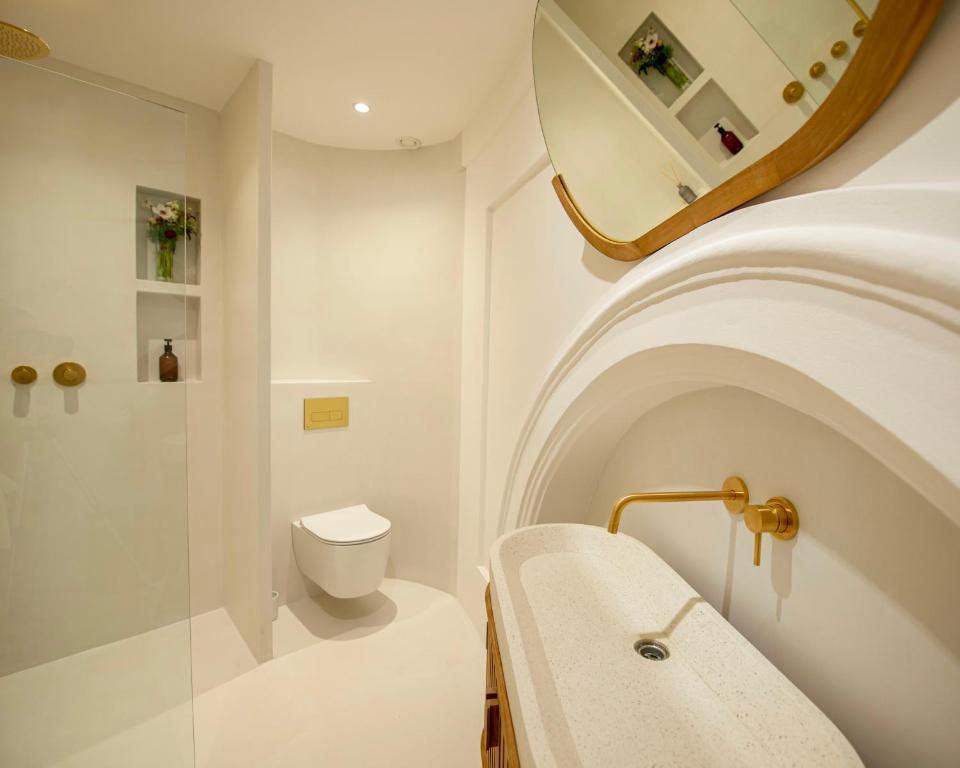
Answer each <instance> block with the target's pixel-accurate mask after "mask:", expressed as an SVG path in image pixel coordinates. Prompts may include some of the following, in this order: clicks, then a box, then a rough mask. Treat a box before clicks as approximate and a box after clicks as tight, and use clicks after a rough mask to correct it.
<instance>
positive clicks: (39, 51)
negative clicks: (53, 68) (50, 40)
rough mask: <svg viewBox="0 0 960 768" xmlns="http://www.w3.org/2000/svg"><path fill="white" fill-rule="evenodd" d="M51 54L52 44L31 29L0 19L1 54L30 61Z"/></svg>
mask: <svg viewBox="0 0 960 768" xmlns="http://www.w3.org/2000/svg"><path fill="white" fill-rule="evenodd" d="M49 55H50V46H49V45H47V44H46V42H44V40H43V38H42V37H40V36H39V35H37V34H35V33H33V32H31V31H30V30H29V29H24V28H23V27H18V26H17V25H16V24H10V23H8V22H6V21H0V56H9V57H10V58H11V59H20V60H21V61H28V60H31V59H43V58H46V57H47V56H49Z"/></svg>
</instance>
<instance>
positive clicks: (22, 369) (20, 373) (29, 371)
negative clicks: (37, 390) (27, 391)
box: [10, 365, 37, 384]
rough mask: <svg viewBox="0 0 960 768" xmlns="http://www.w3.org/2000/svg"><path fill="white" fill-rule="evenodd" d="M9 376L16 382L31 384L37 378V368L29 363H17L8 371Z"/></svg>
mask: <svg viewBox="0 0 960 768" xmlns="http://www.w3.org/2000/svg"><path fill="white" fill-rule="evenodd" d="M10 378H11V379H13V380H14V382H16V383H17V384H33V382H35V381H36V380H37V369H36V368H31V367H30V366H29V365H18V366H17V367H16V368H14V369H13V370H12V371H10Z"/></svg>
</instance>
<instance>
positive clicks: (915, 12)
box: [533, 0, 940, 260]
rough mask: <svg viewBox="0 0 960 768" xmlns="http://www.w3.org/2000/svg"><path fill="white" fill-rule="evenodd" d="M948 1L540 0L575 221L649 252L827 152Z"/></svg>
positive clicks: (543, 110)
mask: <svg viewBox="0 0 960 768" xmlns="http://www.w3.org/2000/svg"><path fill="white" fill-rule="evenodd" d="M939 6H940V2H939V0H803V2H797V1H796V0H671V1H670V2H667V0H540V2H539V7H538V10H537V18H536V24H535V28H534V40H533V63H534V77H535V82H536V92H537V102H538V105H539V109H540V120H541V124H542V127H543V135H544V139H545V140H546V144H547V149H548V151H549V153H550V158H551V160H552V162H553V165H554V168H555V170H556V173H557V178H556V179H555V180H554V186H555V188H556V190H557V194H558V195H559V196H560V199H561V202H562V203H563V204H564V207H565V208H566V210H567V212H568V213H569V214H570V216H571V218H572V219H573V221H574V223H575V224H576V225H577V227H578V228H579V229H580V231H581V232H582V233H583V234H584V236H585V237H586V238H587V240H589V241H590V242H591V243H592V244H593V245H594V246H595V247H597V248H598V249H599V250H601V251H602V252H604V253H606V254H607V255H608V256H611V257H613V258H617V259H621V260H635V259H639V258H642V257H643V256H646V255H647V254H649V253H651V252H653V251H654V250H656V249H657V248H660V247H662V246H663V245H665V244H666V243H668V242H670V241H672V240H674V239H676V238H677V237H680V236H681V235H683V234H686V232H689V231H690V230H692V229H694V228H695V227H696V226H698V225H699V224H702V223H704V222H705V221H709V220H710V219H712V218H715V217H716V216H719V215H721V214H723V213H725V212H727V211H729V210H731V209H732V208H734V207H736V206H737V205H740V204H741V203H744V202H746V201H747V200H750V199H751V198H753V197H756V196H757V195H759V194H762V193H763V192H766V191H767V190H769V189H772V188H773V187H775V186H777V185H778V184H780V183H782V182H783V181H785V180H786V179H788V178H790V177H791V176H795V175H796V174H798V173H801V172H802V171H803V170H805V169H806V168H809V167H810V166H812V165H814V164H815V163H816V162H819V161H820V160H822V159H823V158H824V157H825V156H826V155H828V154H829V153H830V152H832V151H833V150H834V149H836V147H838V146H839V145H840V144H842V143H843V141H845V140H846V139H847V138H848V137H849V136H850V135H852V134H853V133H854V132H855V131H856V129H857V128H858V127H859V126H860V125H861V124H862V123H863V122H864V121H865V120H866V119H867V118H868V117H869V115H870V114H871V113H872V112H873V111H875V110H876V108H877V107H878V106H879V104H880V103H881V102H882V101H883V99H884V98H885V97H886V95H887V94H888V93H889V92H890V90H891V89H892V88H893V86H894V85H895V84H896V82H897V80H898V79H899V78H900V76H901V75H902V73H903V72H904V70H905V69H906V67H907V65H908V64H909V61H910V59H911V58H912V57H913V55H914V53H915V52H916V50H917V48H918V47H919V46H920V43H921V42H922V40H923V37H924V36H925V35H926V33H927V31H928V30H929V28H930V26H931V24H932V23H933V20H934V18H935V17H936V13H937V11H938V9H939Z"/></svg>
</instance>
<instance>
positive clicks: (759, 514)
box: [743, 496, 800, 565]
mask: <svg viewBox="0 0 960 768" xmlns="http://www.w3.org/2000/svg"><path fill="white" fill-rule="evenodd" d="M743 523H744V525H746V526H747V530H749V531H750V532H751V533H752V534H753V564H754V565H760V544H761V539H762V537H763V534H765V533H769V534H770V535H772V536H773V537H774V538H775V539H781V540H784V541H785V540H787V539H792V538H793V537H794V536H796V535H797V531H798V530H799V529H800V518H799V516H798V515H797V508H796V507H794V506H793V504H791V503H790V501H789V500H787V499H785V498H783V497H782V496H774V497H773V498H772V499H767V503H766V504H754V505H748V506H747V508H746V510H744V513H743Z"/></svg>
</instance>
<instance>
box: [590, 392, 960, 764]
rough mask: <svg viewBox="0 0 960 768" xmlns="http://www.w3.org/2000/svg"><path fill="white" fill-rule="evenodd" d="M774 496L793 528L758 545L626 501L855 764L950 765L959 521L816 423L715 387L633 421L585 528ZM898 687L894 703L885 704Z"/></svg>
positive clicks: (740, 532)
mask: <svg viewBox="0 0 960 768" xmlns="http://www.w3.org/2000/svg"><path fill="white" fill-rule="evenodd" d="M733 468H735V469H736V472H738V473H739V474H741V475H742V476H743V477H744V478H745V479H746V480H747V482H748V484H749V485H750V492H751V497H752V500H753V501H754V502H755V503H762V502H763V501H764V500H765V499H767V498H768V497H770V496H774V495H784V496H787V497H788V498H789V499H790V500H791V501H792V502H793V503H794V504H795V505H796V506H797V509H798V510H799V513H800V520H801V532H800V535H799V536H798V537H797V538H796V539H794V540H793V541H791V542H789V543H779V542H778V543H777V544H776V545H775V546H774V545H773V543H772V540H771V539H770V538H769V537H765V538H766V540H765V541H764V543H763V552H762V563H761V567H760V568H755V567H754V566H753V564H752V545H753V537H752V535H751V534H750V533H749V532H748V531H747V530H746V528H745V527H744V526H743V524H742V522H741V521H740V519H739V518H733V517H731V516H730V515H729V514H727V513H726V511H725V510H724V508H723V506H722V504H720V503H719V502H715V503H703V504H691V505H683V506H682V508H681V507H678V506H677V505H675V504H674V505H669V504H660V505H658V504H647V505H642V506H635V507H631V508H629V509H628V510H627V511H626V512H625V514H624V518H623V522H622V525H621V530H622V531H623V532H625V533H628V534H630V535H631V536H636V537H637V538H639V539H641V540H642V541H644V542H645V543H646V544H648V545H649V546H650V547H652V548H653V549H654V551H656V552H657V553H658V554H659V555H661V556H662V557H663V558H664V559H666V560H667V562H669V563H670V564H671V565H672V566H673V567H674V568H675V569H676V570H677V571H678V572H679V573H681V574H682V575H683V577H684V578H685V579H686V580H687V581H689V582H690V584H691V585H692V586H693V588H694V589H696V590H697V591H698V592H700V594H702V595H703V596H704V597H705V598H706V599H707V601H708V602H709V603H710V604H711V605H713V606H714V607H715V608H716V609H717V610H719V611H721V612H722V613H723V614H724V615H725V616H726V617H727V618H728V619H729V620H730V621H731V622H732V623H733V624H734V625H735V626H736V627H737V628H738V629H739V630H740V631H741V632H743V633H744V634H745V635H746V636H747V637H749V638H750V640H751V642H753V644H754V645H756V646H757V647H758V648H759V649H760V650H761V651H762V652H763V654H764V655H765V656H766V657H767V658H768V659H770V660H771V661H772V662H773V663H774V664H776V665H777V667H779V668H780V669H781V670H782V671H783V672H784V673H785V674H786V675H787V676H788V677H789V678H790V679H791V680H793V681H794V682H795V683H796V684H797V685H798V686H799V687H800V688H801V690H803V691H804V693H806V694H807V695H808V696H810V697H811V698H812V699H813V701H815V702H816V703H817V705H818V706H819V707H820V708H821V709H823V711H824V712H825V713H826V714H827V716H828V717H829V718H830V719H831V720H833V722H834V723H836V724H837V726H839V728H840V729H841V730H842V731H843V733H844V734H845V735H846V736H847V738H848V739H850V741H851V742H852V743H853V745H854V747H855V748H856V749H857V751H858V752H859V754H860V756H861V758H863V761H864V763H865V764H866V765H870V766H902V765H910V764H916V765H924V766H938V765H943V766H946V765H949V764H951V762H952V761H951V760H950V759H949V758H948V756H953V757H954V758H955V757H956V755H957V754H958V750H960V738H958V735H957V732H956V729H955V727H954V720H955V718H956V713H957V712H958V711H960V664H958V662H957V659H958V657H960V617H958V615H957V612H956V611H955V610H954V609H953V606H956V605H958V604H960V560H958V559H957V552H958V551H960V528H958V527H957V526H956V525H955V524H954V523H953V522H951V521H950V520H949V519H948V518H947V517H946V516H945V515H944V514H942V513H941V512H940V510H939V509H937V508H936V507H934V506H933V505H931V504H930V503H929V502H928V501H926V500H925V499H924V498H923V497H921V496H920V495H919V494H918V493H917V492H916V491H914V490H913V489H911V488H910V487H909V486H908V485H907V484H906V483H905V482H903V481H902V480H901V479H899V478H898V477H897V476H896V475H894V474H893V473H892V472H891V471H889V470H888V469H886V468H885V467H884V466H883V465H882V464H880V462H879V461H877V460H876V459H875V458H874V457H872V456H871V455H869V454H868V453H866V452H865V451H864V450H862V449H861V448H859V447H857V446H856V445H854V444H853V443H852V442H850V441H849V440H847V439H846V438H844V437H842V436H841V435H839V434H838V433H837V432H835V431H833V430H832V429H830V428H829V427H827V426H826V425H824V424H823V423H821V422H819V421H816V420H814V419H812V418H810V417H808V416H806V415H804V414H801V413H799V412H797V411H794V410H792V409H790V408H788V407H786V406H784V405H781V404H779V403H776V402H774V401H772V400H768V399H766V398H764V397H762V396H760V395H757V394H754V393H751V392H747V391H745V390H742V389H735V388H729V387H725V388H717V389H709V390H706V391H701V392H696V393H693V394H688V395H683V396H680V397H678V398H675V399H672V400H670V401H668V402H667V403H665V404H663V405H661V406H659V407H657V408H655V409H653V410H652V411H649V412H648V413H646V414H645V415H644V416H643V417H642V418H641V419H640V420H639V421H637V422H636V424H634V425H633V426H632V427H631V428H630V429H629V431H628V432H627V433H626V435H625V436H624V437H623V439H622V440H621V441H620V444H619V445H618V446H617V447H616V448H615V450H614V451H613V453H612V454H611V456H610V458H609V461H608V463H607V467H606V469H605V470H604V471H603V473H602V475H601V479H600V483H599V487H598V488H597V489H596V494H595V496H594V500H593V504H592V506H591V510H590V514H589V515H587V516H586V517H585V521H588V522H592V523H595V524H597V525H605V524H606V520H607V518H608V517H609V514H610V507H611V506H612V504H613V503H614V501H616V499H618V498H620V497H621V496H623V495H625V494H627V493H630V492H633V491H636V490H644V489H654V488H691V489H693V488H712V487H719V484H720V483H721V482H722V481H723V478H724V477H726V476H727V475H728V474H730V472H732V471H733ZM891 692H896V695H891Z"/></svg>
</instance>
